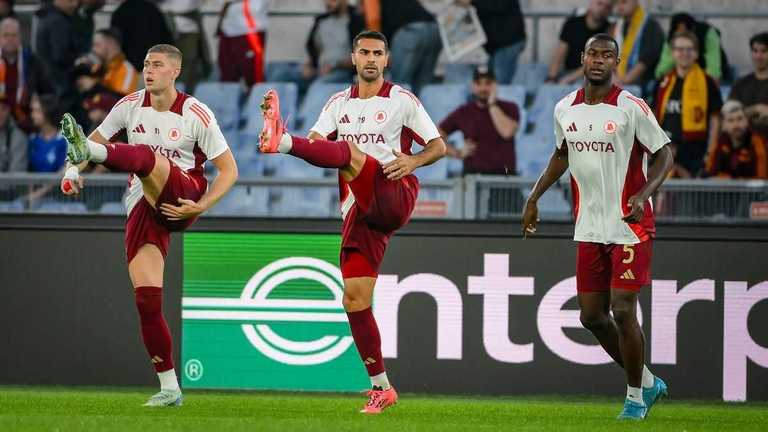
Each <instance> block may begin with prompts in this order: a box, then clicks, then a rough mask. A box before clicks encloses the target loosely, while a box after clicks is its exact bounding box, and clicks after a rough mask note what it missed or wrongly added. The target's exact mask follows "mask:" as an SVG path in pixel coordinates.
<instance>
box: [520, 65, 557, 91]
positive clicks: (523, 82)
mask: <svg viewBox="0 0 768 432" xmlns="http://www.w3.org/2000/svg"><path fill="white" fill-rule="evenodd" d="M548 73H549V66H547V65H546V64H543V63H518V65H517V70H516V71H515V77H514V78H513V79H512V84H515V85H519V86H523V88H525V91H526V92H527V93H528V94H534V93H536V91H537V90H538V89H539V87H541V85H542V84H544V81H546V79H547V74H548Z"/></svg>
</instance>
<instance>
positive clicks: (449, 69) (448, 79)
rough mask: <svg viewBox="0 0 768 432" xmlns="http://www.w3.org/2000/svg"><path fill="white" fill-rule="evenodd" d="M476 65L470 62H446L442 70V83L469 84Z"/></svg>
mask: <svg viewBox="0 0 768 432" xmlns="http://www.w3.org/2000/svg"><path fill="white" fill-rule="evenodd" d="M476 67H477V65H475V64H472V63H446V64H445V69H444V71H443V84H463V85H469V83H470V81H472V73H473V72H474V70H475V68H476Z"/></svg>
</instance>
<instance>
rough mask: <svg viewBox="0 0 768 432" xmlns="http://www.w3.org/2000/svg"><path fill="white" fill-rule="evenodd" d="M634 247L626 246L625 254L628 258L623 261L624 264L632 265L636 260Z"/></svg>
mask: <svg viewBox="0 0 768 432" xmlns="http://www.w3.org/2000/svg"><path fill="white" fill-rule="evenodd" d="M632 246H633V245H624V252H626V253H627V257H626V258H624V259H623V260H621V262H623V263H624V264H632V261H634V260H635V249H634V248H633V247H632Z"/></svg>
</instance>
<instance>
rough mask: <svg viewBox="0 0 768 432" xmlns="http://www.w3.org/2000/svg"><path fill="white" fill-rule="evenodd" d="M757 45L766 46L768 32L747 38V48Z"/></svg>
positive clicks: (767, 44) (767, 43)
mask: <svg viewBox="0 0 768 432" xmlns="http://www.w3.org/2000/svg"><path fill="white" fill-rule="evenodd" d="M756 43H759V44H760V45H765V46H768V32H763V33H758V34H756V35H754V36H752V37H751V38H749V47H750V48H753V45H754V44H756Z"/></svg>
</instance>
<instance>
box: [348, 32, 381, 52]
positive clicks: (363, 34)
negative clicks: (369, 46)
mask: <svg viewBox="0 0 768 432" xmlns="http://www.w3.org/2000/svg"><path fill="white" fill-rule="evenodd" d="M360 39H376V40H380V41H382V42H384V51H389V42H388V41H387V37H386V36H384V34H382V33H380V32H377V31H373V30H364V31H361V32H360V33H358V34H357V36H355V38H354V39H353V40H352V51H354V50H355V47H357V42H358V41H360Z"/></svg>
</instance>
